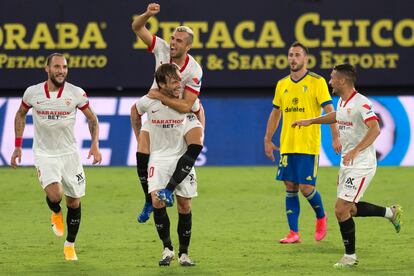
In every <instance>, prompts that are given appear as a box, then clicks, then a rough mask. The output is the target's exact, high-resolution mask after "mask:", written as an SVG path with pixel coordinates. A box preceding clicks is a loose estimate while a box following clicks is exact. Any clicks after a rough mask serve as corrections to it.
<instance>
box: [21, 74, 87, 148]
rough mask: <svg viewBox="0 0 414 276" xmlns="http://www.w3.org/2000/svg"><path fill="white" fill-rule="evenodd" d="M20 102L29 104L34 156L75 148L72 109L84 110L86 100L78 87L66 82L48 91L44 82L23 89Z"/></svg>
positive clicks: (27, 106)
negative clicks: (52, 90) (56, 88)
mask: <svg viewBox="0 0 414 276" xmlns="http://www.w3.org/2000/svg"><path fill="white" fill-rule="evenodd" d="M22 105H23V106H25V107H26V108H28V109H29V108H33V113H32V117H33V125H34V138H33V153H34V154H35V155H37V156H60V155H64V154H68V153H73V152H77V149H78V148H77V144H76V140H75V136H74V131H73V129H74V125H75V121H76V110H77V108H79V109H80V110H84V109H85V108H87V107H88V106H89V101H88V98H87V96H86V93H85V91H83V89H82V88H80V87H77V86H74V85H72V84H70V83H68V82H66V83H65V85H64V87H62V88H60V89H59V91H57V92H50V91H49V89H48V86H47V82H42V83H39V84H36V85H33V86H30V87H29V88H27V89H26V91H25V92H24V95H23V100H22Z"/></svg>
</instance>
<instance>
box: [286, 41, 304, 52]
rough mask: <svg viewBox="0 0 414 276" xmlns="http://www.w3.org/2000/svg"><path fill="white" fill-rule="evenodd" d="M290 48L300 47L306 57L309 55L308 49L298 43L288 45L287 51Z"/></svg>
mask: <svg viewBox="0 0 414 276" xmlns="http://www.w3.org/2000/svg"><path fill="white" fill-rule="evenodd" d="M292 47H300V48H302V49H303V51H304V52H305V54H306V55H309V49H308V47H306V46H305V45H303V44H302V43H300V42H299V41H295V42H293V43H292V45H290V47H289V49H290V48H292Z"/></svg>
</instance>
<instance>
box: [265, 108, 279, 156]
mask: <svg viewBox="0 0 414 276" xmlns="http://www.w3.org/2000/svg"><path fill="white" fill-rule="evenodd" d="M281 116H282V111H280V109H276V108H273V110H272V112H271V113H270V115H269V119H268V121H267V127H266V134H265V137H264V150H265V154H266V156H267V157H268V158H269V159H270V160H272V161H273V162H275V156H274V155H273V151H274V150H279V148H278V147H277V146H276V145H275V144H273V142H272V138H273V135H274V134H275V132H276V129H277V127H278V126H279V122H280V117H281Z"/></svg>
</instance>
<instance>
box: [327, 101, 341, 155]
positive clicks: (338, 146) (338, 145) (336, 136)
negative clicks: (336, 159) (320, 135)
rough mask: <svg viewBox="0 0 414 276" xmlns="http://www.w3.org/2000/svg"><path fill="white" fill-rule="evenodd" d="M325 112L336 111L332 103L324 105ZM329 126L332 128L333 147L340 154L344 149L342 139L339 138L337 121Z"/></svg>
mask: <svg viewBox="0 0 414 276" xmlns="http://www.w3.org/2000/svg"><path fill="white" fill-rule="evenodd" d="M323 110H324V111H325V114H328V113H331V112H333V111H335V109H334V107H333V105H332V104H327V105H325V106H324V107H323ZM329 127H330V128H331V135H332V147H333V149H334V151H335V153H336V154H339V153H340V152H341V151H342V145H341V141H340V140H339V132H338V129H337V128H336V121H335V123H333V124H330V125H329Z"/></svg>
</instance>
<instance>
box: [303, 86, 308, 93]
mask: <svg viewBox="0 0 414 276" xmlns="http://www.w3.org/2000/svg"><path fill="white" fill-rule="evenodd" d="M306 91H308V86H307V85H304V86H303V92H304V93H305V92H306Z"/></svg>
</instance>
